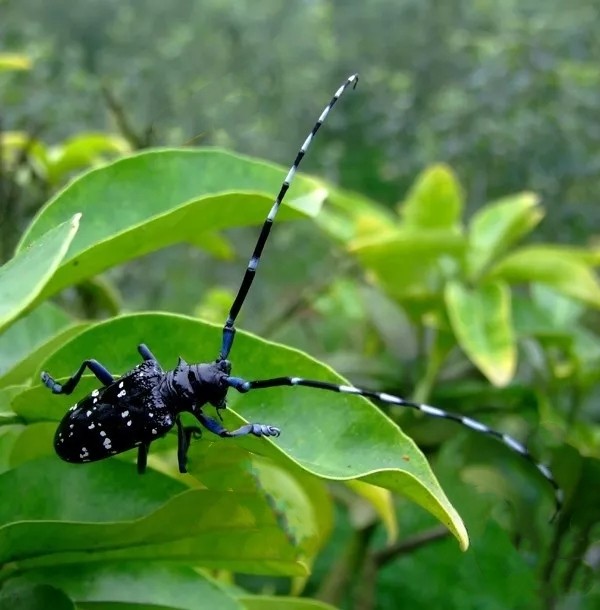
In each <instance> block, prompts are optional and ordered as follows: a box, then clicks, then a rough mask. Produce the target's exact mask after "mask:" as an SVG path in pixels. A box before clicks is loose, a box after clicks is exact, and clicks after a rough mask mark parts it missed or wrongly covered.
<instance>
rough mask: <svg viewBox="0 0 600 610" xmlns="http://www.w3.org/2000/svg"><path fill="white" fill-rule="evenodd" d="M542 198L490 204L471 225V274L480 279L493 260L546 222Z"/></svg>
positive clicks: (519, 197)
mask: <svg viewBox="0 0 600 610" xmlns="http://www.w3.org/2000/svg"><path fill="white" fill-rule="evenodd" d="M538 204H539V198H538V197H537V196H536V195H534V194H533V193H520V194H518V195H513V196H511V197H506V198H504V199H501V200H500V201H496V202H494V203H491V204H489V205H486V206H485V207H484V208H483V209H481V210H479V211H478V212H476V213H475V214H474V215H473V218H472V219H471V223H470V225H469V248H468V250H467V272H468V274H469V277H470V278H476V277H477V276H478V275H479V274H481V273H482V272H483V271H484V270H485V268H486V267H487V266H488V265H489V264H490V263H491V262H492V260H493V259H494V258H495V257H497V256H498V255H499V254H501V253H502V252H504V251H505V250H506V249H507V248H508V247H509V246H511V245H512V244H513V243H515V242H516V241H517V240H518V239H519V238H520V237H522V236H523V235H526V234H527V233H528V232H529V231H531V229H533V228H534V227H535V225H537V223H538V222H539V221H540V220H541V219H542V217H543V215H544V212H543V210H542V209H541V208H540V207H539V205H538Z"/></svg>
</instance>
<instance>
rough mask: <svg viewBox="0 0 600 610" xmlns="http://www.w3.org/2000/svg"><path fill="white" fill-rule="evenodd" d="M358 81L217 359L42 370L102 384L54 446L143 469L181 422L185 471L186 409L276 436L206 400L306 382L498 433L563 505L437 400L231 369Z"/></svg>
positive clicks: (144, 352) (246, 284)
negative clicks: (272, 260) (242, 326)
mask: <svg viewBox="0 0 600 610" xmlns="http://www.w3.org/2000/svg"><path fill="white" fill-rule="evenodd" d="M357 82H358V75H356V74H354V75H353V76H351V77H350V78H348V79H347V80H346V82H345V83H344V84H343V85H342V86H341V87H340V88H339V89H338V90H337V91H336V93H335V95H334V96H333V98H332V99H331V101H330V102H329V104H328V105H327V106H326V107H325V109H324V110H323V112H322V114H321V116H320V117H319V119H318V121H317V122H316V124H315V126H314V127H313V129H312V131H311V132H310V134H309V135H308V137H307V138H306V140H305V141H304V144H303V145H302V147H301V148H300V150H299V152H298V155H297V156H296V159H295V161H294V163H293V165H292V167H291V168H290V170H289V172H288V174H287V176H286V178H285V180H284V182H283V184H282V185H281V189H280V191H279V194H278V195H277V198H276V199H275V202H274V204H273V207H272V208H271V211H270V212H269V215H268V216H267V218H266V220H265V222H264V224H263V227H262V229H261V232H260V235H259V237H258V241H257V243H256V246H255V248H254V252H253V253H252V256H251V258H250V261H249V263H248V267H247V268H246V272H245V274H244V277H243V279H242V282H241V285H240V288H239V290H238V293H237V295H236V297H235V299H234V301H233V304H232V306H231V310H230V312H229V316H228V317H227V321H226V322H225V326H224V328H223V340H222V345H221V350H220V352H219V356H218V357H217V359H216V360H215V361H214V362H210V363H206V364H188V363H187V362H185V361H184V360H183V359H182V358H180V359H179V362H178V363H177V366H176V367H175V368H174V369H173V370H168V371H165V370H163V369H162V368H161V366H160V364H159V363H158V361H157V359H156V358H155V357H154V355H153V354H152V352H151V351H150V349H148V347H146V346H145V345H140V346H139V347H138V351H139V353H140V355H141V357H142V362H141V364H139V365H138V366H136V367H135V368H134V369H133V370H132V371H130V372H128V373H126V374H125V375H123V376H122V377H119V378H117V379H115V378H114V377H113V376H112V375H111V373H110V372H109V371H108V370H107V368H106V367H104V366H103V365H102V364H100V363H99V362H98V361H96V360H85V361H84V362H83V363H82V364H81V366H80V367H79V370H78V371H77V372H76V373H75V375H73V376H72V377H71V378H69V379H68V380H67V381H66V382H65V383H59V382H57V381H55V380H54V378H52V377H51V376H50V375H49V374H48V373H47V372H43V373H42V381H43V383H44V384H45V385H46V387H48V388H49V389H50V390H52V392H54V393H55V394H71V392H72V391H73V390H74V389H75V387H76V386H77V384H78V383H79V380H80V379H81V376H82V375H83V372H84V371H85V369H86V368H87V369H89V370H90V371H91V372H92V373H93V374H94V375H95V376H96V377H97V378H98V380H99V381H100V383H102V387H101V388H99V389H97V390H94V391H93V392H92V393H91V394H90V395H89V396H87V397H86V398H84V399H82V400H80V401H79V402H78V403H76V404H75V405H73V406H72V407H71V408H70V409H69V411H68V412H67V414H66V415H65V416H64V418H63V420H62V421H61V423H60V425H59V426H58V429H57V431H56V435H55V438H54V447H55V449H56V452H57V454H58V455H59V457H61V458H62V459H63V460H66V461H67V462H76V463H83V462H93V461H96V460H102V459H104V458H107V457H110V456H112V455H115V454H117V453H121V452H123V451H128V450H129V449H133V448H134V447H137V448H138V457H137V467H138V471H139V472H144V470H145V468H146V461H147V457H148V450H149V447H150V445H151V443H152V442H153V441H154V440H156V439H157V438H160V437H162V436H164V435H165V434H167V433H168V432H169V431H170V430H171V428H173V426H177V432H178V452H177V455H178V462H179V470H180V471H181V472H186V461H187V451H188V448H189V444H190V441H191V439H192V437H194V436H198V435H199V433H200V430H201V429H200V428H196V427H185V426H183V424H182V423H181V421H180V414H181V413H182V412H184V411H187V412H189V413H191V414H192V415H194V416H195V418H196V419H197V420H198V422H199V423H200V424H201V425H202V426H203V427H204V428H206V429H207V430H209V431H210V432H213V433H214V434H217V435H219V436H222V437H237V436H245V435H248V434H253V435H254V436H273V437H276V436H279V434H280V430H279V428H276V427H275V426H271V425H266V424H252V423H251V424H246V425H244V426H242V427H240V428H238V429H237V430H232V431H230V430H227V429H226V428H225V427H224V426H223V425H222V424H221V422H220V421H218V420H217V419H215V418H213V417H210V416H209V415H206V414H205V413H204V410H203V409H204V406H205V405H207V404H210V405H212V406H213V407H215V408H216V410H217V413H218V412H219V409H224V408H225V400H226V395H227V391H228V390H229V389H230V388H233V389H235V390H237V391H238V392H241V393H245V392H250V391H253V390H259V389H265V388H272V387H276V386H302V387H307V388H315V389H318V390H327V391H330V392H341V393H344V394H356V395H359V396H364V397H366V398H371V399H373V400H375V401H379V402H382V403H386V404H389V405H395V406H398V407H410V408H413V409H417V410H418V411H421V412H422V413H424V414H426V415H430V416H433V417H439V418H442V419H450V420H452V421H456V422H458V423H460V424H462V425H464V426H466V427H468V428H470V429H471V430H474V431H476V432H480V433H483V434H486V435H488V436H493V437H496V438H497V439H499V440H500V441H502V442H503V443H504V444H505V445H506V446H507V447H508V448H509V449H511V450H512V451H515V452H516V453H518V454H519V455H521V456H522V457H524V458H525V459H527V460H528V461H530V462H531V463H532V464H533V465H534V466H535V467H536V468H537V470H538V471H539V472H540V473H541V475H542V476H543V477H544V478H545V479H546V480H547V481H548V482H549V483H550V485H551V486H552V487H553V488H554V492H555V503H556V510H557V512H558V511H559V510H560V508H561V506H562V490H561V489H560V487H559V486H558V484H557V483H556V481H555V479H554V477H553V475H552V473H551V471H550V470H549V468H548V467H547V466H545V465H543V464H540V463H538V462H537V461H536V460H535V459H534V458H533V457H532V456H531V454H530V453H529V451H528V450H527V449H526V448H525V446H523V445H522V444H521V443H519V442H518V441H517V440H515V439H514V438H512V437H510V436H508V435H506V434H502V433H500V432H497V431H496V430H493V429H492V428H489V427H488V426H486V425H485V424H482V423H480V422H478V421H476V420H474V419H471V418H469V417H464V416H462V415H458V414H454V413H449V412H447V411H443V410H442V409H438V408H437V407H432V406H429V405H423V404H419V403H414V402H411V401H408V400H405V399H403V398H400V397H399V396H394V395H392V394H386V393H383V392H373V391H369V390H364V389H361V388H356V387H353V386H348V385H337V384H334V383H328V382H325V381H317V380H311V379H303V378H301V377H291V376H290V377H276V378H274V379H261V380H256V381H247V380H245V379H241V378H240V377H233V376H232V375H231V362H230V361H229V360H228V356H229V352H230V351H231V348H232V347H233V343H234V339H235V320H236V318H237V316H238V314H239V312H240V309H241V308H242V305H243V303H244V301H245V299H246V296H247V294H248V291H249V289H250V286H251V285H252V282H253V280H254V276H255V274H256V269H257V268H258V264H259V262H260V258H261V255H262V251H263V248H264V246H265V244H266V242H267V238H268V236H269V233H270V231H271V227H272V225H273V221H274V220H275V216H276V215H277V211H278V210H279V207H280V205H281V202H282V201H283V198H284V197H285V194H286V192H287V190H288V189H289V187H290V184H291V183H292V180H293V178H294V175H295V173H296V170H297V169H298V166H299V165H300V162H301V161H302V158H303V157H304V155H305V153H306V151H307V150H308V147H309V146H310V144H311V142H312V140H313V138H314V137H315V135H316V133H317V131H318V130H319V128H320V127H321V125H322V124H323V122H324V121H325V119H326V117H327V115H328V114H329V112H330V110H331V109H332V108H333V106H334V105H335V103H336V102H337V101H338V99H339V98H340V97H341V95H342V94H343V93H344V91H345V90H346V89H347V88H348V87H350V86H356V83H357Z"/></svg>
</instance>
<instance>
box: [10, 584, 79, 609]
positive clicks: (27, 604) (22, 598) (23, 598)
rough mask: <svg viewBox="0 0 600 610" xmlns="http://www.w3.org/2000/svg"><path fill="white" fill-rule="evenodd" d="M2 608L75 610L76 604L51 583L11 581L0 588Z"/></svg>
mask: <svg viewBox="0 0 600 610" xmlns="http://www.w3.org/2000/svg"><path fill="white" fill-rule="evenodd" d="M0 608H2V610H48V609H49V608H51V609H52V610H75V604H73V602H72V601H71V599H69V597H68V596H67V595H66V594H65V593H64V592H63V591H61V590H60V589H57V588H56V587H54V586H52V585H50V584H38V583H29V582H23V581H9V582H7V583H6V584H5V585H4V587H3V588H2V589H0Z"/></svg>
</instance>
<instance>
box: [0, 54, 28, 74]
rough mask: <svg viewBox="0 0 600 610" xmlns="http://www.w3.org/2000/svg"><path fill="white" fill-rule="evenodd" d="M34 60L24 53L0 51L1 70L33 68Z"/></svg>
mask: <svg viewBox="0 0 600 610" xmlns="http://www.w3.org/2000/svg"><path fill="white" fill-rule="evenodd" d="M31 66H32V62H31V59H30V58H29V57H27V55H25V54H24V53H0V72H4V71H9V70H31Z"/></svg>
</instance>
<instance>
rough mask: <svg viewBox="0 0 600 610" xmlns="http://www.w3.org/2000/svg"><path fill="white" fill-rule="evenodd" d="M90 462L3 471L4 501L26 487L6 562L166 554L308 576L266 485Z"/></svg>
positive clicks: (7, 534)
mask: <svg viewBox="0 0 600 610" xmlns="http://www.w3.org/2000/svg"><path fill="white" fill-rule="evenodd" d="M87 466H89V468H88V467H82V466H81V465H72V464H65V463H63V462H61V461H60V460H59V459H58V458H56V456H52V457H47V458H42V459H39V460H35V461H31V462H27V463H26V464H23V465H22V466H20V467H18V468H15V469H12V470H9V471H7V472H5V473H3V474H2V475H0V495H1V497H3V498H7V497H10V496H11V494H13V495H14V490H19V494H18V497H19V501H18V502H4V503H2V506H0V563H7V562H10V561H17V562H19V566H20V567H21V568H22V569H25V568H28V569H29V568H34V567H42V566H48V565H58V564H71V565H73V564H83V563H87V562H98V561H107V560H119V561H123V560H142V561H150V560H152V561H160V560H168V561H182V562H188V563H192V564H194V565H204V566H207V567H211V568H223V569H230V570H236V571H243V572H248V573H255V572H257V573H272V574H276V575H284V574H287V575H305V574H306V568H305V566H304V565H303V563H302V562H301V561H300V560H299V559H298V554H299V549H298V548H297V547H296V546H295V545H294V544H293V543H292V541H290V540H289V539H288V536H287V534H286V533H285V532H284V531H283V530H282V529H281V527H280V526H279V525H278V523H277V515H276V514H275V513H274V511H273V509H272V508H271V506H270V504H269V502H268V498H267V497H266V496H265V494H264V493H263V492H262V491H244V490H242V491H239V492H238V491H235V490H208V489H189V488H187V487H186V486H185V485H184V484H183V483H181V482H179V481H176V480H175V479H173V478H171V477H168V476H165V475H164V474H161V473H158V472H154V471H150V472H148V473H147V474H146V475H145V476H139V475H138V474H137V471H136V469H135V466H134V465H133V464H129V463H124V462H122V461H120V460H109V461H104V462H97V463H94V464H89V465H87ZM200 516H201V518H200ZM266 537H268V539H269V544H268V545H265V544H264V542H263V540H264V539H265V538H266Z"/></svg>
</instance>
